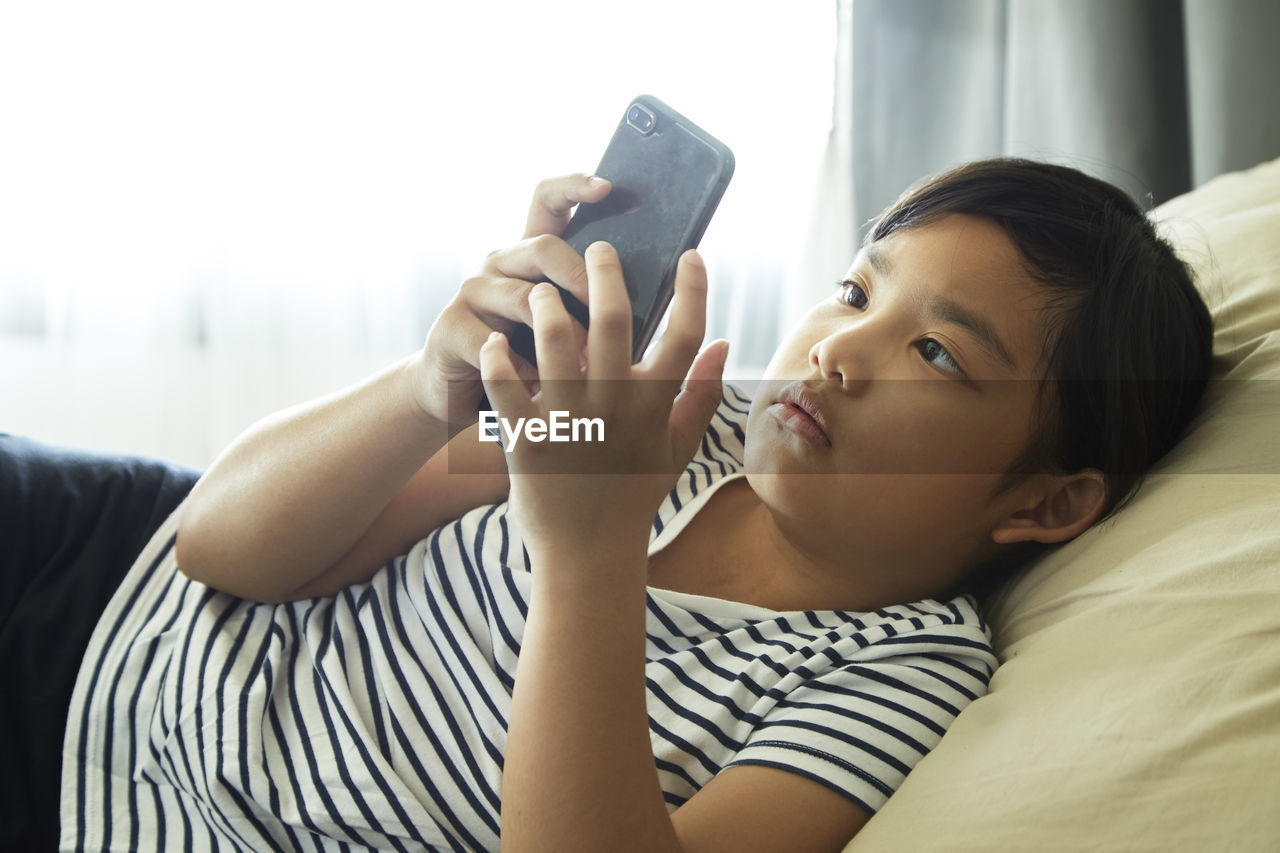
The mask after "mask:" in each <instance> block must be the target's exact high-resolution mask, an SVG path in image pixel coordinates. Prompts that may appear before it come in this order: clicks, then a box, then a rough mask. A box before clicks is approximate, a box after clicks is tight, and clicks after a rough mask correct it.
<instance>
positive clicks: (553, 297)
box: [529, 283, 582, 396]
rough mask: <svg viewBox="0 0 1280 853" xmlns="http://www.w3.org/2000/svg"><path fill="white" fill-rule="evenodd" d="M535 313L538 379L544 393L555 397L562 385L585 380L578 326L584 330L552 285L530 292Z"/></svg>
mask: <svg viewBox="0 0 1280 853" xmlns="http://www.w3.org/2000/svg"><path fill="white" fill-rule="evenodd" d="M529 307H530V309H531V310H532V311H533V341H534V346H535V347H536V348H537V352H538V378H539V380H540V381H541V384H542V389H543V392H544V393H548V392H550V393H551V394H552V396H555V395H556V393H557V392H558V391H559V390H561V389H560V388H557V386H558V385H561V384H562V383H567V382H574V381H577V380H580V379H581V378H582V373H581V370H580V369H579V360H578V347H579V344H578V336H577V335H576V334H575V333H574V327H575V326H576V327H577V328H579V329H581V328H582V327H581V326H579V325H578V323H577V322H576V321H575V320H574V319H573V317H571V316H569V312H568V311H566V310H565V307H564V302H563V301H561V299H560V291H559V290H557V289H556V288H555V287H554V286H553V285H550V284H545V283H543V284H538V285H535V286H534V288H533V290H532V291H530V293H529Z"/></svg>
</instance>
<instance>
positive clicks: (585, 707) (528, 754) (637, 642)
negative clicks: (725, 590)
mask: <svg viewBox="0 0 1280 853" xmlns="http://www.w3.org/2000/svg"><path fill="white" fill-rule="evenodd" d="M575 551H576V553H573V554H564V555H558V556H557V557H556V563H557V564H556V565H551V566H549V565H548V564H547V561H545V560H544V561H538V560H536V559H535V562H534V569H533V570H534V590H533V595H532V600H531V601H530V605H529V617H528V623H527V625H526V628H525V635H524V641H523V643H522V647H521V653H520V667H519V671H518V673H517V676H516V686H515V693H514V696H513V698H512V709H511V723H510V727H509V731H508V741H507V754H506V762H505V765H504V771H503V782H502V849H503V850H504V851H526V850H557V851H563V850H610V851H630V850H636V851H641V850H642V851H667V850H673V851H674V850H679V849H680V847H679V843H678V841H677V839H676V835H675V832H674V830H673V828H672V823H671V819H670V817H669V816H668V813H667V809H666V806H665V803H664V800H663V795H662V789H661V787H660V785H659V781H658V773H657V769H656V767H655V765H654V761H653V747H652V745H651V743H650V740H649V723H648V714H647V711H646V707H645V670H644V667H645V650H644V643H645V625H644V622H645V557H644V554H645V548H644V544H643V543H638V545H637V546H635V547H630V548H621V547H617V546H616V545H615V547H612V548H601V549H599V550H597V551H595V552H594V553H592V551H591V550H589V549H587V548H583V549H575ZM621 553H627V554H631V555H635V556H629V557H626V558H620V557H619V554H621ZM571 561H577V565H569V563H570V562H571Z"/></svg>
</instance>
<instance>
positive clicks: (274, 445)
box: [176, 175, 609, 602]
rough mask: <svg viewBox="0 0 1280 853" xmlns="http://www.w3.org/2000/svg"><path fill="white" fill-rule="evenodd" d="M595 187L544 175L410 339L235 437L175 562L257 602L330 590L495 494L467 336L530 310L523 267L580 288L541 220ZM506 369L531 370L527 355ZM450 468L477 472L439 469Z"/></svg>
mask: <svg viewBox="0 0 1280 853" xmlns="http://www.w3.org/2000/svg"><path fill="white" fill-rule="evenodd" d="M608 191H609V185H608V182H605V181H600V180H599V179H594V178H588V177H586V176H584V175H571V176H568V177H564V178H557V179H552V180H549V181H544V182H543V183H542V184H540V185H539V187H538V189H537V191H536V193H535V196H534V203H533V206H532V208H531V210H530V214H529V219H528V224H527V229H526V239H525V240H524V241H523V242H522V243H520V244H518V245H516V246H515V247H512V248H510V249H507V250H504V251H501V252H495V253H493V254H491V255H490V256H489V257H488V258H487V259H486V261H485V264H484V266H483V268H482V270H481V272H480V274H479V275H477V276H475V277H473V278H471V279H468V280H467V281H466V282H464V283H463V285H462V287H461V288H460V290H459V292H458V294H457V295H456V296H455V298H454V299H453V301H451V302H450V303H449V305H448V307H446V308H445V310H444V311H443V312H442V313H441V315H440V317H439V318H438V319H437V320H436V322H435V324H434V325H433V326H432V328H431V332H430V333H429V334H428V335H427V341H426V344H425V346H424V347H423V349H422V351H420V352H419V353H417V354H416V355H414V356H412V357H410V358H406V359H405V360H403V361H401V362H399V363H397V364H394V365H391V366H390V367H388V368H387V369H385V370H383V371H382V372H380V373H378V374H376V375H374V376H372V377H370V378H369V379H368V380H366V381H364V382H362V383H360V384H358V385H356V386H353V387H351V388H348V389H346V390H345V391H341V392H339V393H337V394H334V395H331V396H329V397H326V398H323V399H321V400H318V401H315V402H313V403H309V404H306V405H303V406H299V407H296V408H293V409H289V410H287V411H284V412H281V413H279V414H277V415H274V416H272V417H270V418H267V419H266V420H264V421H262V422H261V423H259V424H257V425H256V426H254V427H252V428H251V429H249V430H248V431H247V432H246V433H244V434H243V435H242V436H240V438H238V439H237V440H236V441H235V442H234V443H233V444H232V445H231V446H230V447H229V448H228V449H227V450H226V451H225V452H224V453H223V454H222V456H220V457H219V458H218V459H217V460H216V461H215V462H214V464H213V465H212V466H211V467H210V469H209V470H208V471H207V472H206V474H205V476H204V477H203V478H201V480H200V481H199V483H197V484H196V487H195V488H194V489H193V490H192V493H191V495H190V496H189V497H188V499H187V501H186V503H185V504H184V505H183V507H182V510H181V513H182V514H181V516H180V519H179V528H178V538H177V545H176V551H177V558H178V565H179V568H180V569H181V570H182V571H183V572H184V573H185V574H187V575H188V576H189V577H191V578H193V579H195V580H198V581H201V582H203V583H206V584H208V585H210V586H213V587H216V588H218V589H221V590H224V591H226V592H230V593H233V594H235V595H239V596H242V597H244V598H250V599H255V600H259V601H270V602H277V601H285V600H291V599H298V598H306V597H310V596H312V595H320V594H325V593H332V592H335V591H337V590H338V589H341V588H342V587H343V586H345V585H347V584H350V583H353V582H357V581H361V580H365V579H368V578H369V577H371V576H372V575H373V574H374V573H375V572H377V571H378V569H379V568H381V567H382V566H383V565H384V564H385V563H386V561H387V560H388V559H390V558H391V557H393V556H395V555H397V554H401V553H404V552H405V550H407V549H408V547H409V546H410V545H411V544H412V543H413V542H414V541H416V540H417V539H419V538H421V537H422V536H423V535H425V534H427V533H429V532H430V531H431V530H433V529H434V528H435V527H437V526H439V525H440V524H441V523H443V522H445V521H448V520H451V519H453V518H456V517H458V516H459V515H461V514H462V513H463V512H465V511H466V510H467V509H470V508H471V507H473V506H478V505H480V504H482V503H486V502H491V501H494V500H498V499H500V498H501V497H502V496H503V495H505V493H506V475H505V467H506V465H505V462H506V460H505V459H504V458H503V453H502V451H501V450H500V449H499V448H498V446H497V445H495V444H481V443H480V442H479V441H478V440H477V439H476V437H475V426H474V423H475V412H476V408H477V406H478V404H479V400H480V395H481V391H482V388H481V383H480V375H479V370H478V365H479V350H480V346H481V344H482V343H483V342H484V340H485V338H486V337H487V336H488V334H489V333H490V332H491V331H493V330H495V329H497V330H503V331H508V330H510V329H511V328H513V327H514V326H515V324H517V323H528V322H530V321H531V319H532V315H531V314H530V312H529V304H528V296H529V291H530V289H531V288H532V287H533V282H540V281H554V282H556V283H557V284H560V285H561V286H563V287H565V288H566V289H568V290H569V291H571V292H573V293H574V294H575V295H576V296H578V297H579V298H580V299H583V300H584V301H585V300H586V298H587V293H586V274H585V270H584V268H583V264H582V258H581V256H580V255H578V254H577V252H575V251H574V250H573V249H572V248H570V247H569V246H568V244H566V243H564V242H563V241H562V240H560V239H559V238H558V237H556V236H554V235H555V234H558V233H559V232H560V231H561V230H563V228H564V225H565V224H566V223H567V221H568V216H569V212H570V210H572V208H573V206H574V205H575V204H577V203H578V202H580V201H599V200H600V199H602V198H603V197H604V196H605V195H607V193H608ZM519 375H520V376H521V377H522V378H524V379H526V380H532V379H534V378H536V373H535V372H534V371H533V369H532V368H531V367H530V366H529V365H527V364H522V365H521V371H520V374H519ZM464 424H466V425H469V426H470V428H462V429H461V431H460V432H459V433H458V435H457V436H456V437H454V438H453V440H452V441H450V438H451V436H452V435H453V433H454V432H455V431H457V430H459V428H460V427H461V425H464ZM446 442H448V447H447V448H446ZM460 469H461V470H467V471H478V472H480V473H476V474H459V473H450V471H451V470H453V471H454V472H456V471H458V470H460Z"/></svg>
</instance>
